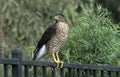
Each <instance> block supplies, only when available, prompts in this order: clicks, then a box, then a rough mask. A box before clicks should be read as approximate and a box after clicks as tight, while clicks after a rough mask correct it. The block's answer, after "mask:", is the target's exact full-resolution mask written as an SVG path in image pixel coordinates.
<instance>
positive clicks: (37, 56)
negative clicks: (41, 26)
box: [29, 45, 47, 71]
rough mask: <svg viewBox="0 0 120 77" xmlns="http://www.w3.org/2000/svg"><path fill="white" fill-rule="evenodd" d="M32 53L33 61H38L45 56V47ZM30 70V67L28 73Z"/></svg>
mask: <svg viewBox="0 0 120 77" xmlns="http://www.w3.org/2000/svg"><path fill="white" fill-rule="evenodd" d="M34 52H35V54H34V57H33V60H35V61H38V60H39V59H40V58H41V57H43V56H44V55H46V54H47V47H46V45H43V46H42V47H41V48H40V49H39V48H36V49H35V50H34ZM32 69H33V67H32V66H30V68H29V71H32Z"/></svg>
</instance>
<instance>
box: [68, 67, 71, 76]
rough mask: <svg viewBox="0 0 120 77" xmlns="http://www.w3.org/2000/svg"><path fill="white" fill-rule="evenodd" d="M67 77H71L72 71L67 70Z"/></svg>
mask: <svg viewBox="0 0 120 77" xmlns="http://www.w3.org/2000/svg"><path fill="white" fill-rule="evenodd" d="M68 77H72V69H71V68H68Z"/></svg>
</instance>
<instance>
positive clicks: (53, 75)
mask: <svg viewBox="0 0 120 77" xmlns="http://www.w3.org/2000/svg"><path fill="white" fill-rule="evenodd" d="M51 70H52V77H55V67H52V68H51Z"/></svg>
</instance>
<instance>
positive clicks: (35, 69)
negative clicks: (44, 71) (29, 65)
mask: <svg viewBox="0 0 120 77" xmlns="http://www.w3.org/2000/svg"><path fill="white" fill-rule="evenodd" d="M34 77H38V69H37V66H34Z"/></svg>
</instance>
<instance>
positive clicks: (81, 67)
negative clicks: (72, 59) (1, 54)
mask: <svg viewBox="0 0 120 77" xmlns="http://www.w3.org/2000/svg"><path fill="white" fill-rule="evenodd" d="M0 64H2V65H3V71H4V77H10V76H11V77H120V67H116V66H98V65H94V64H73V63H64V66H63V68H56V63H54V62H40V61H31V60H22V54H21V52H20V51H14V52H12V58H11V59H8V58H0ZM30 66H33V70H32V71H31V72H30V71H29V67H30ZM8 70H10V71H11V75H9V74H10V73H9V71H8Z"/></svg>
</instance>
